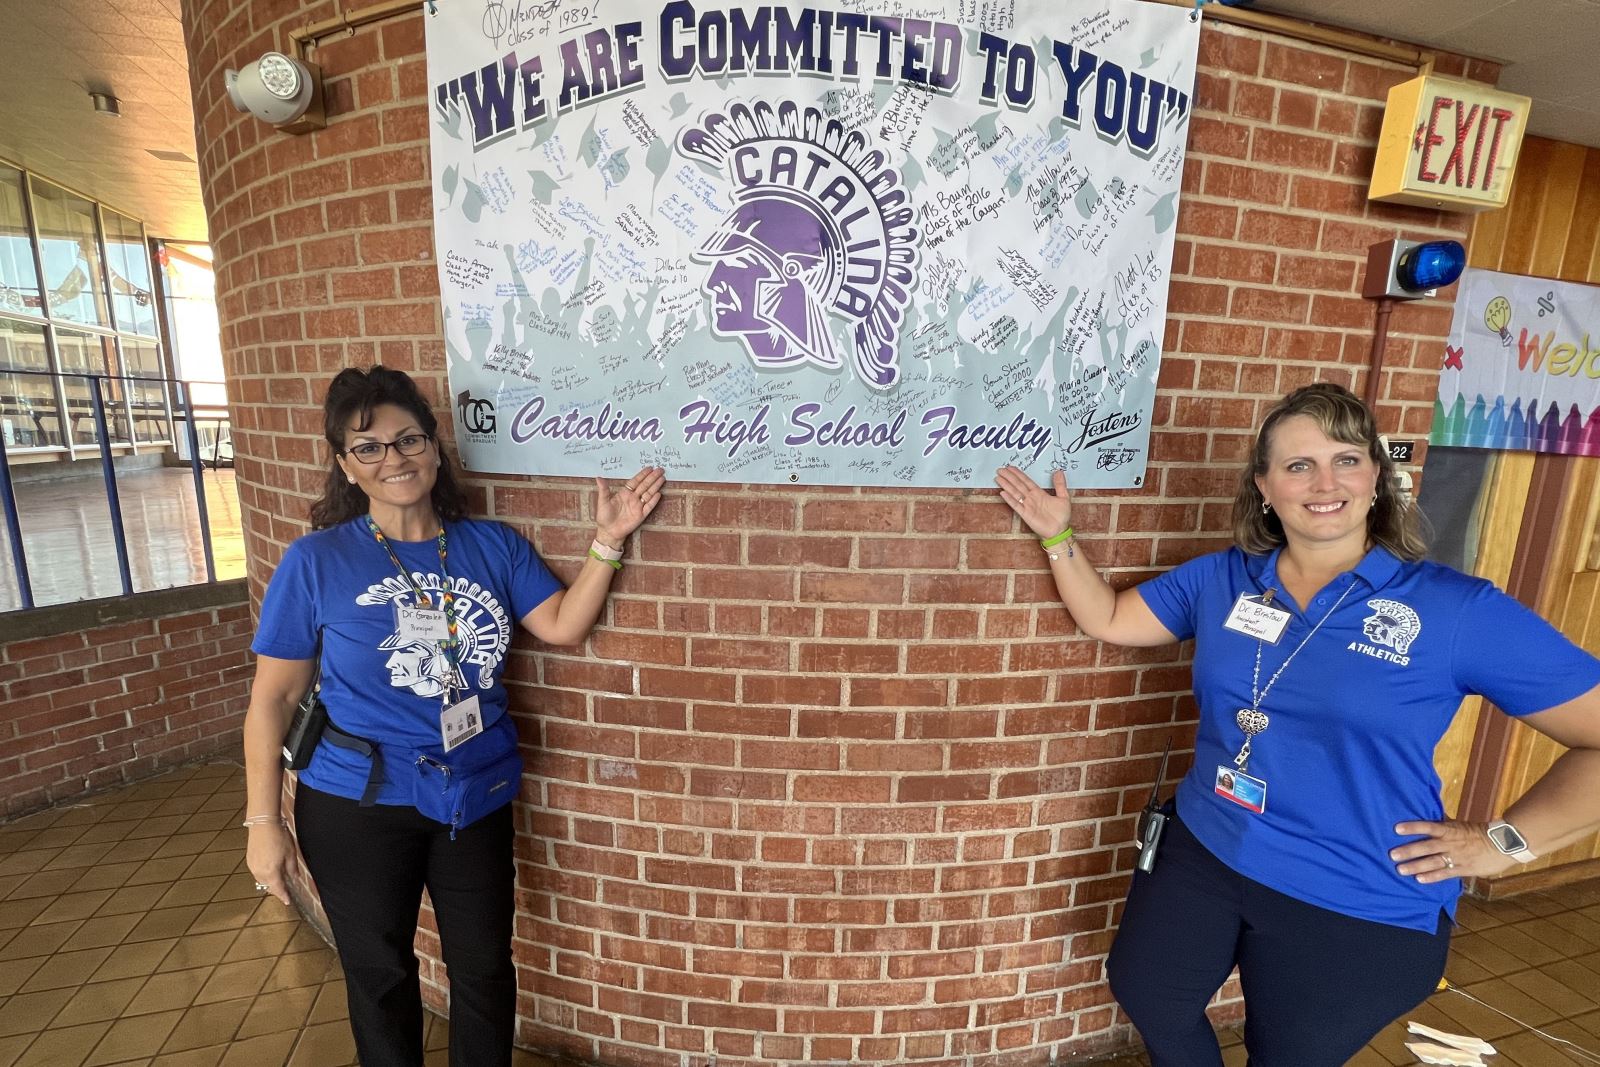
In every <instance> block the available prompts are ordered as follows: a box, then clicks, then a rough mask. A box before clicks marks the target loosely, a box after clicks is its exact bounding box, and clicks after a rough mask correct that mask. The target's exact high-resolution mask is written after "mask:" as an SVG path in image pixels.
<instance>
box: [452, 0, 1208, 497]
mask: <svg viewBox="0 0 1600 1067" xmlns="http://www.w3.org/2000/svg"><path fill="white" fill-rule="evenodd" d="M868 6H869V5H866V4H865V3H863V2H862V0H846V4H845V6H843V7H805V6H800V5H799V4H797V3H790V4H761V5H753V4H752V5H738V6H729V7H726V8H724V7H716V6H710V5H705V6H698V7H697V6H696V5H695V4H693V3H691V2H690V0H670V2H666V3H662V2H660V0H655V2H652V3H645V2H642V0H588V2H576V0H546V2H544V3H537V4H536V3H523V2H518V0H506V2H502V0H441V2H440V3H439V4H438V9H437V10H438V13H437V14H436V15H434V16H432V17H430V18H429V19H427V51H428V75H429V82H430V85H431V86H432V94H431V95H432V109H431V116H430V118H431V125H432V155H433V181H434V210H435V213H436V214H435V219H436V221H435V234H436V239H437V241H436V243H437V248H438V260H439V277H440V286H441V293H442V300H443V305H444V315H445V332H446V342H447V347H448V354H449V375H450V383H451V389H452V391H453V393H454V394H455V404H456V416H457V427H456V430H457V433H456V440H457V442H458V444H459V446H460V450H461V456H462V460H463V462H464V463H465V464H466V466H467V467H468V468H470V469H473V470H480V471H495V472H505V473H544V474H561V475H592V474H615V473H631V472H632V471H633V470H635V469H636V468H638V467H639V466H640V465H642V464H644V463H655V464H660V465H662V466H665V467H666V468H667V469H668V471H669V472H670V474H671V476H672V477H673V478H674V479H677V480H681V481H708V482H770V483H786V484H787V483H796V482H798V483H809V484H827V485H918V486H959V485H964V484H968V483H973V482H976V483H979V484H987V482H988V480H989V476H990V473H991V472H992V471H993V469H994V468H995V467H997V466H999V465H1001V464H1003V463H1016V464H1018V465H1019V466H1021V467H1023V468H1024V469H1026V470H1028V471H1030V472H1031V473H1032V474H1033V475H1034V476H1035V477H1037V478H1039V479H1040V480H1041V481H1044V480H1046V479H1048V476H1049V471H1050V470H1051V469H1052V468H1055V467H1063V468H1066V469H1067V470H1068V471H1069V472H1070V474H1069V477H1070V479H1071V481H1072V484H1073V485H1075V486H1079V487H1093V486H1101V487H1128V486H1136V485H1140V484H1142V482H1143V476H1144V471H1145V462H1146V450H1147V446H1148V441H1149V433H1150V413H1151V406H1152V404H1153V401H1154V393H1155V381H1156V375H1157V371H1158V368H1159V363H1160V358H1161V351H1160V346H1161V340H1162V334H1163V328H1164V323H1165V319H1166V295H1167V275H1168V273H1169V271H1170V265H1171V260H1172V247H1173V238H1174V230H1175V224H1176V218H1177V210H1178V190H1179V180H1180V175H1181V172H1182V169H1183V148H1184V141H1185V139H1186V137H1187V134H1188V116H1189V93H1190V90H1191V87H1192V85H1193V82H1194V70H1195V51H1196V47H1197V44H1198V41H1199V25H1198V23H1197V22H1195V21H1193V20H1191V18H1190V13H1189V12H1187V11H1184V10H1181V9H1177V8H1172V7H1167V6H1164V5H1159V4H1150V3H1135V2H1131V0H1099V2H1091V0H981V2H979V0H928V2H924V3H919V4H915V5H912V4H903V3H900V2H898V0H889V2H887V3H875V4H872V5H870V6H871V8H872V10H871V13H870V14H868V13H866V12H865V8H866V7H868Z"/></svg>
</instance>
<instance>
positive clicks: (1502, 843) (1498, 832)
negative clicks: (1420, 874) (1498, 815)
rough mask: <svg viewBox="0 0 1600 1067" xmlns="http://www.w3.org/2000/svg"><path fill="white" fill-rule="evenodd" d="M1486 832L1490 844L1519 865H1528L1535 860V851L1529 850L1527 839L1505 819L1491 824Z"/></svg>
mask: <svg viewBox="0 0 1600 1067" xmlns="http://www.w3.org/2000/svg"><path fill="white" fill-rule="evenodd" d="M1485 832H1486V833H1488V835H1489V843H1490V844H1492V845H1494V847H1495V848H1497V849H1499V850H1500V851H1501V853H1502V854H1504V855H1507V856H1510V857H1511V858H1512V859H1514V860H1516V861H1517V862H1518V863H1527V862H1528V861H1529V860H1531V859H1534V855H1533V851H1532V850H1531V849H1529V848H1528V841H1527V839H1526V838H1524V837H1523V836H1522V834H1521V833H1519V832H1518V831H1517V828H1516V827H1515V826H1512V825H1511V824H1510V823H1508V822H1506V821H1505V820H1504V819H1501V820H1500V821H1499V822H1492V823H1490V824H1489V827H1488V829H1487V830H1486V831H1485Z"/></svg>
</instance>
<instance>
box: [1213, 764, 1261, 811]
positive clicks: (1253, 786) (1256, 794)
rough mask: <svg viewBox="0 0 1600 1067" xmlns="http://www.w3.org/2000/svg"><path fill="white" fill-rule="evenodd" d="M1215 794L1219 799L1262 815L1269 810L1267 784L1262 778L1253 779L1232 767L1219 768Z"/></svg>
mask: <svg viewBox="0 0 1600 1067" xmlns="http://www.w3.org/2000/svg"><path fill="white" fill-rule="evenodd" d="M1214 792H1215V793H1216V794H1217V796H1219V797H1225V798H1226V799H1228V800H1231V801H1233V802H1234V803H1235V804H1237V805H1239V806H1240V807H1241V808H1245V809H1247V810H1249V811H1253V812H1255V813H1256V814H1257V815H1260V814H1261V813H1262V812H1264V811H1266V810H1267V783H1266V781H1265V780H1263V779H1261V778H1252V777H1250V776H1249V775H1248V774H1246V773H1244V772H1243V771H1240V770H1235V769H1234V768H1232V767H1218V768H1217V782H1216V785H1215V787H1214Z"/></svg>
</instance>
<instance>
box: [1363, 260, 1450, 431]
mask: <svg viewBox="0 0 1600 1067" xmlns="http://www.w3.org/2000/svg"><path fill="white" fill-rule="evenodd" d="M1466 266H1467V250H1466V249H1465V248H1463V247H1462V246H1461V242H1460V241H1407V240H1405V239H1403V238H1399V237H1394V238H1390V239H1389V240H1387V241H1379V242H1378V243H1377V244H1375V245H1372V246H1371V247H1370V248H1368V249H1367V273H1366V276H1365V277H1364V278H1363V279H1362V281H1361V295H1362V296H1364V297H1366V298H1367V299H1368V300H1376V301H1377V302H1378V310H1377V315H1376V316H1375V318H1376V321H1375V322H1374V323H1373V329H1372V351H1371V354H1370V356H1369V357H1368V368H1367V389H1366V401H1367V406H1368V407H1369V408H1372V409H1373V410H1374V411H1376V410H1377V406H1378V385H1379V381H1380V379H1381V378H1382V376H1383V351H1384V348H1385V347H1386V346H1387V345H1388V343H1389V313H1390V312H1391V311H1393V310H1394V305H1395V303H1396V302H1397V301H1400V300H1420V299H1422V298H1423V297H1426V296H1433V295H1434V294H1435V293H1437V292H1438V291H1439V290H1440V289H1441V288H1443V287H1444V286H1446V285H1449V284H1450V283H1451V282H1454V281H1455V280H1456V279H1457V278H1459V277H1461V272H1462V271H1463V270H1465V269H1466Z"/></svg>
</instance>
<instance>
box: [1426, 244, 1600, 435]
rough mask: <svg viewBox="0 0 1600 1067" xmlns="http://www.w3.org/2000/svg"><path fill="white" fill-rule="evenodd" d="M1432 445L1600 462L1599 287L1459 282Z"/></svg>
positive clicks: (1484, 278) (1481, 276)
mask: <svg viewBox="0 0 1600 1067" xmlns="http://www.w3.org/2000/svg"><path fill="white" fill-rule="evenodd" d="M1429 440H1430V441H1431V442H1432V443H1433V444H1436V445H1462V446H1467V447H1472V448H1515V449H1526V450H1529V451H1533V452H1561V453H1565V454H1567V455H1577V456H1600V286H1593V285H1579V284H1575V283H1572V282H1557V281H1551V280H1550V279H1549V278H1529V277H1525V276H1523V275H1520V274H1501V273H1499V272H1497V271H1492V270H1468V271H1466V272H1464V273H1463V274H1462V275H1461V284H1460V288H1459V289H1458V290H1457V292H1456V306H1455V314H1454V316H1453V318H1452V319H1451V323H1450V338H1449V340H1448V341H1446V342H1445V350H1444V369H1443V370H1442V371H1441V373H1440V375H1439V399H1438V400H1437V401H1436V402H1435V404H1434V412H1433V433H1432V435H1431V436H1430V438H1429Z"/></svg>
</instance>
